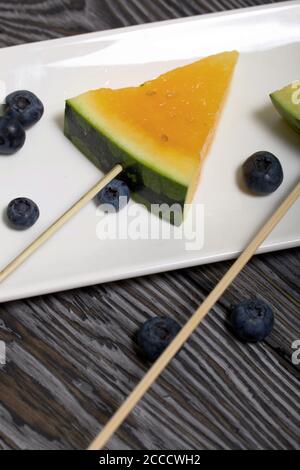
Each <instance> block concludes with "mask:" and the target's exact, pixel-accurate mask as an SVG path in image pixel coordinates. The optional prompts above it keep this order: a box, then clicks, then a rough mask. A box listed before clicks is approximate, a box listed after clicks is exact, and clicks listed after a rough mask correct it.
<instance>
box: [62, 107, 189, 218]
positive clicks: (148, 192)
mask: <svg viewBox="0 0 300 470" xmlns="http://www.w3.org/2000/svg"><path fill="white" fill-rule="evenodd" d="M64 133H65V135H66V137H68V138H69V139H70V140H71V142H72V143H73V144H74V145H75V146H76V147H77V148H78V149H79V150H80V151H81V152H82V153H83V154H84V155H85V156H86V157H87V158H88V159H89V160H90V161H91V162H92V163H94V164H95V165H96V166H97V168H99V169H100V170H101V171H103V172H105V173H106V172H108V171H109V170H110V169H111V168H113V167H114V166H115V165H116V164H117V163H121V164H122V166H123V168H124V172H123V176H124V178H125V180H126V182H127V184H128V185H129V187H130V190H131V193H132V196H133V199H136V200H138V202H140V201H141V200H142V201H143V202H144V203H145V204H146V205H147V207H148V209H150V206H151V204H163V203H167V204H168V205H170V206H171V205H173V204H174V203H175V204H176V203H177V204H179V205H180V206H181V207H182V209H183V207H184V202H185V198H186V194H187V190H188V187H187V186H184V185H182V184H180V183H178V182H176V181H174V180H172V179H171V178H168V177H167V176H165V175H164V174H160V173H159V172H158V171H157V170H155V169H153V168H152V167H151V165H149V166H148V165H145V164H144V162H141V161H140V160H139V158H138V157H136V156H135V155H132V154H130V153H129V152H128V151H126V150H125V149H124V148H123V147H122V146H121V145H119V144H118V142H116V141H115V140H113V139H112V138H111V137H108V136H107V135H106V133H105V132H103V131H102V132H101V131H100V130H99V126H95V125H94V123H92V122H91V121H90V120H89V119H87V118H86V116H83V115H82V113H81V112H80V110H79V109H77V108H76V107H75V106H73V105H72V101H71V100H68V101H67V102H66V109H65V121H64Z"/></svg>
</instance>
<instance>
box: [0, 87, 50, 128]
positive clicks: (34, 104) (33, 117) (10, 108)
mask: <svg viewBox="0 0 300 470" xmlns="http://www.w3.org/2000/svg"><path fill="white" fill-rule="evenodd" d="M5 101H6V105H7V110H6V112H7V114H8V115H10V116H13V117H14V118H15V119H18V121H19V122H20V123H21V124H22V126H23V127H24V128H25V129H26V128H27V127H30V126H32V125H33V124H35V123H36V122H38V121H39V120H40V119H41V117H42V115H43V113H44V106H43V103H42V102H41V100H40V99H39V98H38V97H37V96H35V94H34V93H31V91H26V90H18V91H14V92H13V93H10V95H8V96H7V97H6V99H5Z"/></svg>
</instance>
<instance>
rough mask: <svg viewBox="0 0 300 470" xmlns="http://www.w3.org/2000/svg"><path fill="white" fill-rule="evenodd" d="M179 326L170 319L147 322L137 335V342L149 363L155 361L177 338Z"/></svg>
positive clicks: (152, 319) (155, 319) (160, 318)
mask: <svg viewBox="0 0 300 470" xmlns="http://www.w3.org/2000/svg"><path fill="white" fill-rule="evenodd" d="M179 330H180V326H179V324H178V323H177V322H176V321H175V320H173V319H172V318H168V317H154V318H151V319H150V320H147V321H146V322H145V323H144V324H143V325H142V326H141V328H140V330H139V331H138V334H137V342H138V345H139V346H140V348H141V349H142V351H143V353H144V355H145V356H146V357H147V359H149V361H155V360H156V359H157V358H158V357H159V356H160V354H161V353H162V352H163V351H164V349H166V347H167V346H168V345H169V344H170V343H171V341H172V340H173V339H174V338H175V336H176V335H177V333H178V331H179Z"/></svg>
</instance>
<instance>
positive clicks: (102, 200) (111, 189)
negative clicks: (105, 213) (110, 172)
mask: <svg viewBox="0 0 300 470" xmlns="http://www.w3.org/2000/svg"><path fill="white" fill-rule="evenodd" d="M120 198H121V199H120ZM129 198H130V190H129V188H128V186H127V184H126V183H124V181H122V180H119V179H117V178H115V179H114V180H112V181H111V182H110V183H108V184H107V185H106V186H105V188H103V189H102V190H101V191H100V192H99V193H98V194H97V196H96V200H97V202H98V203H99V204H106V205H107V204H108V205H111V206H113V208H114V209H115V210H116V211H118V210H120V209H123V207H124V206H125V205H126V204H127V203H128V201H129Z"/></svg>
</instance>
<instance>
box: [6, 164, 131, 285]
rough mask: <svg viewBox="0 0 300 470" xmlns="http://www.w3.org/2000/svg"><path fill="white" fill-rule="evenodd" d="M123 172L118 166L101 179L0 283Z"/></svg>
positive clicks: (23, 254) (10, 266) (20, 257)
mask: <svg viewBox="0 0 300 470" xmlns="http://www.w3.org/2000/svg"><path fill="white" fill-rule="evenodd" d="M122 170H123V168H122V166H121V165H119V164H118V165H116V166H115V167H114V168H113V169H112V170H110V172H109V173H107V175H105V176H104V177H103V178H101V180H100V181H98V183H97V184H95V185H94V186H93V187H92V188H91V189H90V190H89V191H88V192H87V193H86V194H84V195H83V196H82V197H81V198H80V199H79V200H78V201H77V202H76V203H75V204H74V205H73V206H72V207H70V209H68V210H67V211H66V212H65V213H64V214H63V215H62V216H61V217H59V219H57V220H56V221H55V222H54V223H53V224H52V225H50V227H48V228H47V229H46V230H45V231H44V232H43V233H41V235H39V236H38V237H37V238H36V239H35V240H34V241H33V242H32V243H31V244H30V245H29V246H28V247H27V248H25V250H23V251H22V252H21V253H20V254H19V255H18V256H17V257H16V258H15V259H13V260H12V261H11V262H10V263H9V264H8V265H7V266H6V267H5V268H4V269H2V271H1V272H0V283H1V282H2V281H4V279H6V278H7V276H9V275H10V274H11V273H13V272H14V271H15V270H16V269H17V268H18V267H19V266H20V265H21V264H22V263H24V261H25V260H26V259H27V258H29V256H31V255H32V254H33V253H34V252H35V251H36V250H37V249H38V248H39V247H40V246H41V245H42V244H43V243H45V242H46V241H47V240H48V239H49V238H50V237H51V236H52V235H53V234H54V233H55V232H57V231H58V230H59V229H60V228H61V227H62V226H63V225H64V224H65V223H66V222H68V220H70V219H71V218H72V217H73V216H74V215H75V214H77V212H79V211H80V209H82V208H83V207H84V206H85V205H86V204H87V203H88V202H89V201H91V200H92V199H93V198H94V197H95V196H96V194H97V193H98V192H99V191H101V189H103V188H104V186H106V185H107V184H108V183H109V182H110V181H111V180H112V179H114V178H115V177H116V176H117V175H118V174H119V173H121V171H122Z"/></svg>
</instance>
